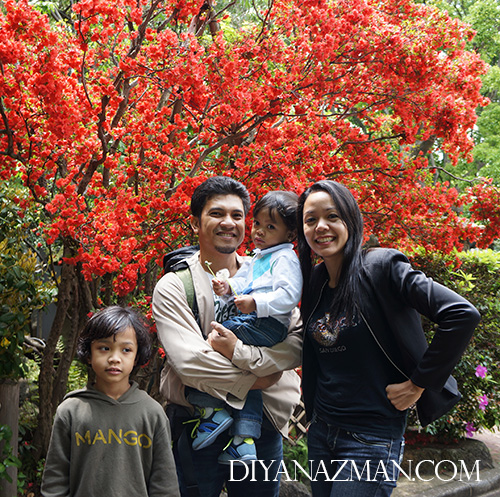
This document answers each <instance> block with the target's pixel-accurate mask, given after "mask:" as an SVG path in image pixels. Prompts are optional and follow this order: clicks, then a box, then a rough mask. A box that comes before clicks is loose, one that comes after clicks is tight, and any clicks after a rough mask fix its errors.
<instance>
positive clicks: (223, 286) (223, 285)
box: [212, 278, 229, 297]
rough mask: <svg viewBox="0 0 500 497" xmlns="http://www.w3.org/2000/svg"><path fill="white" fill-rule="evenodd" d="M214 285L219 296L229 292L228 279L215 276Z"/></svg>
mask: <svg viewBox="0 0 500 497" xmlns="http://www.w3.org/2000/svg"><path fill="white" fill-rule="evenodd" d="M212 287H213V289H214V292H215V294H216V295H218V296H219V297H222V295H227V294H228V293H229V283H228V282H227V281H224V280H219V279H216V278H214V279H213V280H212Z"/></svg>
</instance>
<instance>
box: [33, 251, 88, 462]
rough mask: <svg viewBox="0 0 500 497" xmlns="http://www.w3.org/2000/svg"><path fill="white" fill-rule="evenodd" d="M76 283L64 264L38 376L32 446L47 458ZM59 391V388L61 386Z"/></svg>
mask: <svg viewBox="0 0 500 497" xmlns="http://www.w3.org/2000/svg"><path fill="white" fill-rule="evenodd" d="M65 252H66V250H65ZM67 255H68V254H66V253H65V256H67ZM75 286H76V277H75V268H74V267H73V266H70V265H69V264H66V263H63V266H62V270H61V282H60V284H59V289H58V294H57V310H56V315H55V318H54V322H53V324H52V328H51V330H50V334H49V337H48V339H47V344H46V346H45V349H44V351H43V356H42V362H41V365H40V375H39V377H38V392H39V398H40V402H39V413H38V426H37V429H36V431H35V433H34V437H33V445H34V446H35V447H36V457H37V458H42V457H44V456H45V454H46V452H47V449H48V446H49V441H50V433H51V431H52V421H53V417H54V413H55V411H56V409H57V404H58V402H57V399H58V397H57V395H56V397H54V385H55V383H56V377H57V379H58V380H60V378H59V375H57V369H56V365H55V363H54V360H55V356H56V351H57V346H58V342H59V338H60V337H61V335H62V334H63V331H64V326H65V323H66V320H67V319H68V318H69V319H71V318H72V316H68V313H71V314H73V313H74V312H75V310H77V309H75V307H76V306H75V299H74V293H75ZM77 315H78V314H77ZM57 390H58V391H60V388H59V389H57Z"/></svg>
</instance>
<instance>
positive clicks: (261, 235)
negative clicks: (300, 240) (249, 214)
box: [252, 209, 294, 250]
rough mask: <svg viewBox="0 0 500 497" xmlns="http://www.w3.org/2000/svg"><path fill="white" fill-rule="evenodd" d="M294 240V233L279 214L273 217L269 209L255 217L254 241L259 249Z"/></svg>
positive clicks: (263, 210)
mask: <svg viewBox="0 0 500 497" xmlns="http://www.w3.org/2000/svg"><path fill="white" fill-rule="evenodd" d="M293 239H294V233H293V232H292V231H290V230H289V229H288V227H287V226H286V224H285V222H284V221H283V219H282V218H281V216H280V215H279V214H278V213H275V214H274V216H273V217H271V213H270V212H269V209H262V210H261V211H259V212H258V213H257V214H256V215H255V216H254V219H253V224H252V240H253V243H254V244H255V246H256V247H257V248H259V249H261V250H263V249H266V248H269V247H274V246H275V245H278V244H280V243H286V242H290V241H292V240H293Z"/></svg>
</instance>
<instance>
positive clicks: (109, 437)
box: [108, 428, 122, 444]
mask: <svg viewBox="0 0 500 497" xmlns="http://www.w3.org/2000/svg"><path fill="white" fill-rule="evenodd" d="M118 433H119V435H117V434H116V433H115V432H114V431H113V430H112V429H111V428H110V429H109V432H108V443H111V437H113V438H114V439H115V440H116V441H117V442H118V443H119V444H121V443H122V440H121V438H122V430H121V428H120V431H119V432H118Z"/></svg>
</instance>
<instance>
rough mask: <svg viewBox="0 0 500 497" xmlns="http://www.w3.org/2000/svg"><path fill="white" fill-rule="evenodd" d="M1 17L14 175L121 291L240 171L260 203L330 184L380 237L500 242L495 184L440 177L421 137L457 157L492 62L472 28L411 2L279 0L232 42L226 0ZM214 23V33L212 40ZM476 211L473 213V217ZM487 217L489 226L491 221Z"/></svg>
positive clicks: (6, 171)
mask: <svg viewBox="0 0 500 497" xmlns="http://www.w3.org/2000/svg"><path fill="white" fill-rule="evenodd" d="M4 6H5V7H4V9H3V10H2V11H1V12H0V30H1V31H2V38H1V40H0V61H1V65H2V71H1V74H0V115H1V117H2V120H3V124H2V128H3V129H4V131H3V132H2V134H0V150H1V155H0V178H1V179H2V180H8V179H9V178H10V177H12V176H13V175H16V174H19V173H20V174H22V177H23V178H24V181H25V183H26V185H27V186H28V187H29V188H30V191H31V194H32V200H33V201H34V202H35V203H36V204H37V205H40V206H42V207H43V208H44V212H45V214H46V216H47V217H48V220H47V221H46V222H44V224H43V226H42V228H43V230H44V233H45V235H46V237H47V243H49V244H52V243H55V242H56V241H57V240H61V241H62V242H63V243H64V244H65V246H66V247H67V248H68V249H70V253H71V256H70V257H68V258H66V259H65V262H66V263H71V264H77V263H79V264H81V267H82V271H83V274H84V276H85V278H87V279H92V278H97V277H100V276H103V275H105V274H111V275H112V276H113V281H114V288H115V290H116V291H117V292H118V294H119V295H126V294H127V293H129V292H130V291H131V290H132V289H134V287H135V286H136V283H137V279H138V276H139V275H141V274H143V273H145V272H146V269H147V267H148V264H149V263H150V262H151V261H153V260H156V259H158V258H159V257H161V255H162V254H163V253H164V252H165V251H166V250H168V249H169V248H173V247H174V246H175V245H177V244H178V243H182V242H183V240H184V239H185V237H186V236H188V235H189V224H188V222H187V216H188V202H189V198H190V195H191V193H192V191H193V189H194V188H195V187H196V185H198V184H199V183H200V182H201V181H202V180H203V179H204V178H205V177H207V176H210V175H213V174H228V175H232V176H234V177H235V178H237V179H239V180H241V181H242V182H243V183H245V184H246V185H247V186H248V188H249V190H250V192H251V193H252V195H253V196H254V198H255V197H258V196H260V195H261V194H263V193H264V192H265V191H267V190H269V189H277V188H285V189H291V190H296V191H297V192H299V193H300V192H301V191H302V190H303V188H304V187H305V186H306V185H308V184H310V183H311V182H313V181H315V180H318V179H321V178H332V179H337V180H339V181H342V182H343V183H345V184H346V185H347V186H349V187H350V188H352V190H353V191H354V192H355V194H356V196H357V198H358V200H359V202H360V204H361V206H362V209H363V212H364V214H365V218H366V224H367V235H369V234H375V235H376V236H377V237H378V238H379V240H380V241H381V243H384V244H392V245H397V246H399V247H401V248H406V247H408V246H409V245H415V244H417V243H418V244H421V245H424V246H425V247H428V248H432V249H438V250H443V251H450V250H451V249H452V248H453V247H456V246H460V244H461V243H462V242H463V241H464V240H466V239H469V240H471V241H473V240H477V241H478V243H481V244H487V243H489V242H490V241H491V240H492V239H493V238H494V237H496V236H498V233H499V229H500V226H499V223H498V219H500V217H499V216H498V205H499V203H498V195H499V194H498V191H497V190H496V189H494V188H492V187H491V186H488V185H480V186H478V187H476V188H474V189H473V190H471V192H470V194H467V195H459V194H458V192H456V191H455V190H450V189H449V188H448V186H447V185H435V184H433V182H432V177H431V176H430V171H429V168H428V164H427V163H426V161H425V160H424V158H423V157H416V158H415V154H414V153H413V152H414V150H415V145H416V144H419V143H422V142H424V141H425V140H428V139H430V138H431V137H434V138H435V141H436V143H440V144H441V147H442V149H443V150H444V151H446V153H447V154H448V156H449V157H451V159H452V160H456V159H457V158H458V157H459V156H466V157H467V156H468V155H469V154H470V151H471V148H472V142H471V139H470V137H469V135H468V133H467V131H468V130H470V129H471V128H472V127H473V125H474V123H475V112H474V111H475V108H476V107H477V106H478V105H484V104H486V102H484V100H483V98H482V97H481V95H480V93H479V88H480V76H481V75H482V74H483V73H484V72H485V70H486V67H485V65H484V64H483V63H482V62H481V60H480V59H479V57H478V56H477V55H476V54H474V53H471V52H467V51H465V49H464V40H466V39H467V38H470V37H471V36H472V33H471V31H470V29H469V28H468V27H467V26H466V25H464V24H462V23H460V22H459V21H455V20H453V21H452V20H451V19H450V18H449V17H448V16H447V14H446V13H444V12H441V11H439V10H437V9H435V8H433V7H430V6H427V5H424V4H414V3H412V2H410V1H409V0H382V1H376V2H375V1H374V0H354V1H352V0H350V1H349V2H347V1H346V0H340V1H336V2H327V1H324V0H314V1H306V2H295V1H284V0H276V1H275V2H274V3H273V6H272V9H271V10H270V11H268V12H264V13H263V14H262V17H261V19H262V22H261V23H260V24H256V25H254V26H251V27H248V28H245V30H241V31H240V33H239V34H238V36H237V37H235V36H227V37H226V36H225V34H224V30H223V29H221V24H220V23H218V22H216V21H221V20H220V19H219V20H216V21H214V20H213V19H212V18H211V17H210V15H208V14H207V13H213V14H215V13H214V12H213V11H212V10H211V9H212V6H211V2H210V0H206V1H205V2H204V3H203V6H201V7H200V5H199V3H198V2H193V1H192V0H187V1H181V2H179V1H170V2H169V1H166V2H162V3H159V2H146V1H145V0H139V1H137V0H134V1H131V0H118V1H116V2H106V1H104V0H92V1H88V0H81V1H80V2H78V3H76V4H75V7H74V9H75V13H76V14H77V16H78V20H77V22H76V24H75V29H74V30H73V29H67V30H64V29H62V28H61V26H60V25H58V26H54V27H53V26H51V25H50V24H49V22H48V20H47V18H46V17H45V16H44V15H42V14H40V13H38V12H37V11H36V10H34V9H33V8H32V7H31V6H30V5H29V4H28V2H27V0H18V1H16V0H6V1H5V2H4ZM208 31H210V32H211V33H212V38H211V40H210V41H208V38H207V35H205V37H204V38H201V37H200V35H201V34H202V33H203V32H205V33H207V32H208ZM466 204H471V212H472V215H473V221H475V223H472V222H471V221H469V220H468V219H466V218H465V217H463V216H461V215H460V214H459V212H461V211H462V210H463V208H464V207H465V205H466ZM485 220H486V221H485Z"/></svg>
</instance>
